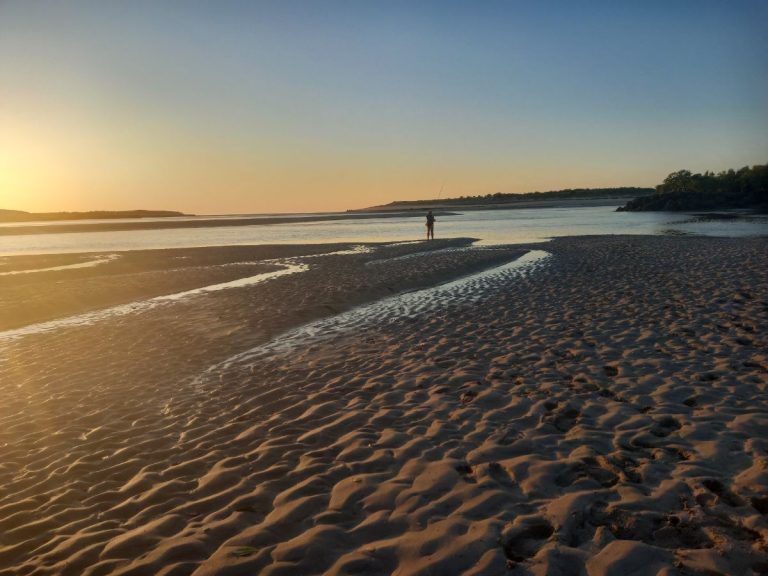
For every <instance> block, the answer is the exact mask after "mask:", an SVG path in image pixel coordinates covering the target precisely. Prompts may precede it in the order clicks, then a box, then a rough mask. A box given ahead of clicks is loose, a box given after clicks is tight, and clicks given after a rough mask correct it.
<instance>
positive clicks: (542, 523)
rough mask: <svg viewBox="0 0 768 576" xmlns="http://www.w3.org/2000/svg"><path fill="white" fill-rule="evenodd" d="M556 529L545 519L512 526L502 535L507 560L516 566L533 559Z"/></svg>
mask: <svg viewBox="0 0 768 576" xmlns="http://www.w3.org/2000/svg"><path fill="white" fill-rule="evenodd" d="M554 531H555V530H554V528H553V527H552V524H550V523H549V522H548V521H547V520H546V519H544V518H539V517H536V518H528V519H526V520H524V521H523V522H522V523H521V524H520V525H517V526H512V527H510V528H508V529H507V530H505V531H504V533H503V534H502V547H503V548H504V554H505V555H506V557H507V559H508V560H509V561H510V562H511V563H513V564H516V563H518V562H524V561H525V560H527V559H528V558H532V557H533V556H535V555H536V553H537V552H538V551H539V550H540V549H541V547H542V546H543V545H544V543H545V542H546V541H547V540H548V539H549V537H550V536H552V534H553V533H554Z"/></svg>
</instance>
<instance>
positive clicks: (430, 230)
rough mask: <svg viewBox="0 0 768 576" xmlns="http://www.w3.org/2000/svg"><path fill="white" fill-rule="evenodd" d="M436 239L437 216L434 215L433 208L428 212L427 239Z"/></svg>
mask: <svg viewBox="0 0 768 576" xmlns="http://www.w3.org/2000/svg"><path fill="white" fill-rule="evenodd" d="M430 238H431V239H432V240H434V239H435V217H434V216H433V215H432V210H430V211H429V212H427V240H429V239H430Z"/></svg>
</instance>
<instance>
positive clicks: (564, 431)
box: [0, 237, 768, 576]
mask: <svg viewBox="0 0 768 576" xmlns="http://www.w3.org/2000/svg"><path fill="white" fill-rule="evenodd" d="M538 248H541V247H538ZM407 249H408V248H407V247H401V248H398V250H407ZM393 250H394V249H393ZM546 250H547V252H549V253H551V254H552V256H551V257H549V258H547V260H546V264H545V265H542V266H538V267H537V268H535V269H532V270H530V271H529V272H528V273H512V272H510V273H496V274H488V275H481V276H479V277H478V278H477V279H474V280H469V281H464V282H463V283H458V284H455V285H453V286H447V287H444V288H443V289H442V290H443V291H442V292H441V291H440V290H437V291H433V292H430V293H428V294H431V296H429V297H427V296H425V293H422V295H421V297H418V296H417V297H416V300H415V302H416V305H413V302H411V303H409V300H408V298H409V297H410V296H406V297H403V299H402V303H401V304H398V299H390V300H389V301H387V302H386V303H384V304H381V305H380V307H379V308H377V307H376V306H373V307H369V308H368V310H367V311H360V312H356V313H352V314H349V315H347V316H340V317H339V318H340V320H337V324H336V325H335V327H334V324H333V323H332V322H330V321H328V322H326V323H325V324H323V323H320V325H322V326H325V327H326V330H325V333H324V334H323V337H313V338H309V339H308V340H307V341H306V344H305V345H304V346H296V345H292V346H288V347H280V346H272V347H269V346H268V347H266V348H264V350H267V351H268V352H269V353H264V354H261V355H259V354H255V353H254V352H253V351H252V352H251V353H250V354H248V355H234V357H233V354H232V352H233V351H235V352H238V350H237V347H236V346H234V344H233V342H234V341H235V340H239V341H240V343H241V346H240V350H239V352H242V351H244V350H253V348H254V346H253V345H249V344H248V341H247V338H246V337H245V334H246V333H248V334H252V333H253V331H258V329H259V328H258V326H259V324H258V323H255V324H248V325H246V328H244V329H243V330H240V329H239V328H238V326H239V324H236V323H234V320H232V319H230V318H229V317H227V316H226V313H227V312H226V311H227V310H230V307H231V305H232V304H233V303H234V302H238V303H239V304H240V306H241V308H240V309H239V310H238V311H237V312H239V313H240V316H238V318H240V321H241V322H242V321H243V319H242V318H243V317H247V318H249V319H252V317H253V313H254V311H256V310H261V314H262V315H263V316H265V317H266V315H268V312H269V310H270V309H274V310H277V309H278V308H279V306H280V305H281V303H290V308H281V309H280V310H281V311H282V312H281V314H282V315H281V316H280V317H285V314H287V310H289V309H292V308H294V307H296V306H298V303H299V302H302V299H301V292H300V291H297V292H293V291H292V290H291V288H290V286H291V285H290V282H289V280H290V278H284V279H278V280H276V281H275V282H274V283H268V284H269V285H263V286H261V287H254V288H251V289H243V291H242V292H240V293H239V294H240V296H239V297H238V298H239V299H238V300H235V294H229V292H226V293H225V292H221V293H217V294H209V295H205V296H202V297H201V298H204V299H205V304H206V306H205V307H201V306H200V304H201V303H202V301H198V303H197V307H196V310H197V314H198V316H197V317H195V319H196V320H197V322H198V324H196V325H195V326H190V324H189V318H190V317H189V316H187V322H186V323H177V324H173V322H170V321H169V317H167V316H166V317H164V318H163V319H162V320H164V321H165V325H163V324H159V323H158V324H155V323H154V321H155V320H157V319H155V320H153V319H150V318H133V319H132V320H131V322H134V323H138V324H132V325H131V326H132V327H131V328H130V334H132V335H134V336H135V335H136V334H137V333H139V334H140V336H141V338H137V339H135V340H133V339H132V338H129V334H128V332H126V331H125V330H126V324H121V323H120V322H121V321H118V320H117V319H116V320H115V330H114V331H112V329H111V328H110V327H109V326H108V325H104V326H100V327H98V329H96V328H94V327H85V328H82V329H72V331H70V332H69V333H67V334H66V335H65V334H62V335H59V336H57V335H54V334H48V335H37V336H35V337H34V338H32V337H30V338H29V339H28V340H26V341H27V344H25V340H22V341H19V342H16V343H14V344H13V345H11V346H9V347H8V348H7V349H6V350H5V354H6V360H5V361H4V363H3V364H2V380H1V381H0V382H2V387H0V391H1V392H2V398H0V400H2V404H0V405H1V406H2V408H0V449H2V451H3V458H2V463H1V464H0V567H6V569H5V570H3V569H2V568H0V574H3V575H5V574H9V575H10V574H14V575H16V574H25V575H26V574H35V575H42V574H78V575H79V574H84V575H94V574H136V575H138V574H165V575H168V574H178V575H180V574H195V575H197V576H201V575H209V574H210V575H214V574H215V575H217V576H221V575H238V574H269V575H275V574H320V573H327V574H353V573H356V574H391V573H398V574H589V575H590V576H595V575H612V574H713V573H723V574H760V573H764V572H765V571H766V570H767V569H768V553H767V552H766V543H767V542H768V520H767V518H766V514H768V499H766V494H767V493H768V490H767V488H768V441H767V440H766V439H767V438H768V402H766V400H767V399H768V332H767V331H766V330H767V328H766V327H768V299H766V294H768V250H766V242H765V240H763V239H754V240H743V239H742V240H729V239H716V238H709V239H704V238H665V237H651V238H648V237H646V238H633V237H594V238H578V239H561V240H557V241H554V242H552V243H548V244H547V245H546ZM399 255H401V254H397V253H390V254H389V256H392V257H397V256H399ZM381 256H382V257H386V256H387V254H382V255H381ZM373 257H374V255H371V254H361V255H358V256H354V255H346V256H339V257H338V259H339V261H338V262H336V263H335V264H333V265H332V266H331V268H323V266H324V264H319V265H318V267H317V268H313V269H310V270H309V271H307V272H306V273H303V274H300V275H297V276H295V277H291V278H302V279H303V281H308V282H312V283H313V285H314V286H315V287H316V288H317V290H318V291H319V293H322V294H327V296H323V298H326V297H327V300H325V299H324V300H322V302H321V304H322V305H323V306H325V305H326V304H325V303H326V302H328V303H329V304H327V305H328V306H334V305H338V301H337V299H340V298H342V296H343V297H344V298H346V299H345V300H344V302H352V303H354V301H355V299H356V298H362V296H360V295H361V294H362V292H355V291H354V290H355V289H353V288H352V286H354V284H355V281H356V279H363V280H364V281H365V282H370V283H371V286H373V285H374V283H375V282H377V281H378V282H383V281H384V280H386V281H389V280H394V278H395V276H394V275H395V274H400V276H398V278H399V280H398V281H397V287H398V289H402V287H404V286H406V285H407V281H406V280H403V278H405V277H406V276H407V273H408V272H407V271H406V270H405V268H404V262H409V261H410V260H408V259H406V260H399V261H396V262H394V263H392V264H391V268H387V267H386V265H382V266H385V268H384V269H383V270H384V271H383V272H378V273H376V274H374V273H370V274H371V275H366V274H369V273H367V272H364V271H363V270H366V269H377V268H378V266H366V265H365V264H364V263H365V262H366V261H368V260H370V259H371V258H373ZM463 257H464V256H455V255H445V256H444V258H446V260H442V261H441V262H443V263H444V264H445V265H448V263H449V262H451V260H450V258H463ZM473 257H475V256H473ZM436 260H437V258H436ZM423 264H424V261H423V259H418V258H417V259H416V260H415V264H414V265H415V266H416V268H415V269H418V270H420V272H419V275H420V277H423V275H424V271H425V270H426V268H424V267H423ZM329 265H330V264H329ZM429 265H430V266H438V267H439V266H440V265H441V264H439V263H437V264H436V263H435V261H431V262H430V264H429ZM420 266H421V267H420ZM397 267H400V268H399V270H400V272H397V270H398V268H397ZM323 270H325V272H323ZM329 270H332V271H333V272H332V274H331V276H330V278H332V279H333V281H331V282H330V283H328V284H327V288H325V286H326V284H323V282H324V281H323V280H322V278H324V276H322V274H326V276H327V275H328V274H329V273H330V272H329ZM347 270H348V272H347ZM403 275H405V276H403ZM339 286H346V288H344V290H346V291H345V292H343V294H342V293H336V292H334V290H337V289H339ZM470 287H471V288H470ZM304 289H306V285H305V286H304ZM369 289H371V290H372V289H373V288H369ZM248 290H254V292H252V293H251V292H248ZM297 290H298V289H297ZM325 290H327V292H325ZM377 290H378V289H377ZM384 293H386V289H381V292H376V294H384ZM249 294H253V295H258V298H263V299H264V302H266V304H264V303H261V304H258V306H261V307H257V304H256V303H252V304H246V302H248V301H249V299H250V298H251V296H249ZM316 294H317V292H316ZM334 294H335V295H334ZM354 294H357V296H354ZM366 294H370V293H369V292H366ZM417 294H418V293H417ZM419 298H421V299H419ZM179 306H182V308H180V309H179V311H183V310H189V313H192V312H191V309H188V308H186V307H185V306H187V305H185V304H179ZM249 306H250V307H249ZM231 313H232V314H235V311H232V312H231ZM206 314H207V315H208V316H206ZM216 314H222V317H221V318H218V319H217V318H216V317H215V315H216ZM312 314H313V313H311V312H306V313H303V316H304V317H306V318H305V320H306V319H311V317H312ZM300 316H302V314H298V315H295V316H294V317H293V318H294V319H293V321H294V326H295V325H296V322H297V321H298V320H301V318H300ZM276 317H277V316H275V318H276ZM206 319H207V321H206ZM249 321H253V320H249ZM317 325H318V324H315V326H317ZM163 326H165V327H163ZM310 326H311V324H310ZM118 328H122V329H123V332H120V331H119V330H118ZM150 329H151V330H150ZM227 330H234V332H233V334H235V337H234V339H233V340H227V338H228V336H226V334H227ZM64 336H67V338H68V340H65V339H63V337H64ZM291 337H292V336H291ZM110 339H114V340H113V344H112V345H110V344H109V342H110ZM184 339H186V341H187V342H188V344H189V345H188V346H186V347H181V346H182V344H181V343H179V344H175V343H176V342H182V341H183V340H184ZM164 341H166V342H167V345H166V346H159V344H160V343H161V342H164ZM32 343H34V346H31V344H32ZM225 344H226V345H225ZM112 346H114V347H116V348H117V349H118V350H119V351H120V355H118V354H117V353H116V352H114V348H113V347H112ZM81 347H83V348H81ZM182 349H183V350H185V355H181V354H179V350H182ZM85 351H88V352H90V355H87V354H85V353H84V352H85ZM217 356H218V360H217V361H216V362H215V363H216V364H217V365H218V366H219V367H218V368H217V369H215V370H212V371H208V372H207V373H206V372H205V368H206V366H207V365H206V364H204V361H205V360H209V361H210V360H211V359H215V358H216V357H217ZM43 357H44V358H45V360H46V361H45V362H43V360H42V359H43ZM120 358H128V359H130V361H131V362H133V363H134V364H133V365H130V366H129V365H127V364H120V363H119V362H120V360H119V359H120ZM227 359H229V361H227ZM113 363H114V364H113ZM99 366H100V369H96V367H99ZM174 374H175V376H174ZM200 374H204V376H203V377H202V378H201V377H200ZM180 375H185V377H184V378H181V377H180Z"/></svg>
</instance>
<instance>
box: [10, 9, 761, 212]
mask: <svg viewBox="0 0 768 576" xmlns="http://www.w3.org/2000/svg"><path fill="white" fill-rule="evenodd" d="M767 25H768V2H766V1H765V0H732V1H729V2H722V1H721V0H663V1H662V0H638V1H629V2H616V1H615V0H610V1H608V0H606V1H603V0H600V1H587V0H559V1H555V0H536V1H534V0H528V1H522V0H520V1H517V0H507V1H494V0H478V1H475V2H470V1H465V2H456V1H452V0H441V1H432V0H409V1H399V0H387V1H385V0H380V1H368V0H345V1H342V0H324V1H321V0H305V1H297V0H274V1H267V0H253V1H245V0H242V1H234V0H206V1H203V0H165V1H160V0H131V1H129V2H118V1H116V0H82V1H79V0H49V1H43V0H0V208H6V209H18V210H29V211H58V210H123V209H139V208H144V209H168V210H180V211H183V212H187V213H197V214H222V213H260V212H314V211H337V210H346V209H350V208H360V207H366V206H371V205H377V204H382V203H387V202H391V201H393V200H409V199H421V198H435V197H437V196H438V194H439V193H440V190H441V189H442V190H443V192H442V196H443V197H455V196H461V195H476V194H488V193H495V192H528V191H535V190H540V191H544V190H555V189H561V188H577V187H608V186H654V185H656V184H658V183H660V182H661V181H662V180H663V179H664V177H665V176H666V175H667V174H668V173H670V172H672V171H675V170H680V169H683V168H685V169H689V170H692V171H694V172H699V171H705V170H714V171H719V170H724V169H728V168H739V167H741V166H744V165H753V164H764V163H766V162H768V34H765V29H766V27H767Z"/></svg>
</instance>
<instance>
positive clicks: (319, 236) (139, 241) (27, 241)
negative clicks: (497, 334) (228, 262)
mask: <svg viewBox="0 0 768 576" xmlns="http://www.w3.org/2000/svg"><path fill="white" fill-rule="evenodd" d="M424 233H425V227H424V223H423V215H421V214H419V215H418V216H413V217H397V218H373V219H365V220H335V221H325V222H322V221H321V222H296V223H290V224H268V225H258V226H231V227H220V228H176V229H158V230H130V231H112V232H78V233H68V234H39V235H23V236H22V235H20V236H3V237H0V255H13V254H54V253H75V252H112V251H123V250H142V249H153V248H192V247H197V246H232V245H248V244H311V243H330V242H351V243H354V242H391V241H408V240H420V239H422V238H423V236H424ZM435 233H436V235H437V236H438V237H442V238H449V237H451V238H456V237H468V238H477V239H479V240H480V241H481V242H480V243H481V244H519V243H526V242H538V241H544V240H547V239H549V238H553V237H558V236H581V235H593V234H703V235H710V236H754V235H768V218H765V217H757V218H752V219H738V220H726V221H723V220H715V221H701V220H698V219H696V218H692V217H689V216H688V215H686V214H681V213H674V212H616V211H615V207H614V206H600V207H583V208H527V209H516V210H485V211H472V212H464V213H461V214H457V215H454V216H440V217H439V218H438V222H437V224H436V228H435Z"/></svg>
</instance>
